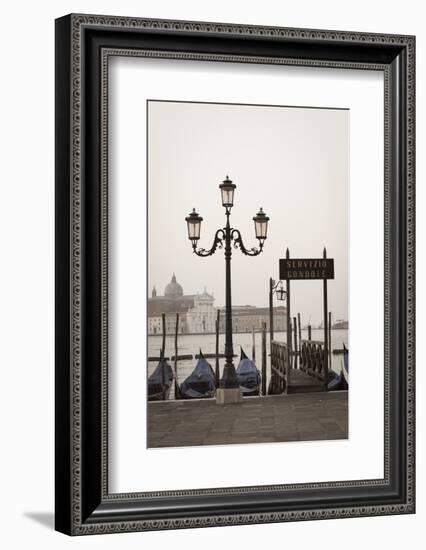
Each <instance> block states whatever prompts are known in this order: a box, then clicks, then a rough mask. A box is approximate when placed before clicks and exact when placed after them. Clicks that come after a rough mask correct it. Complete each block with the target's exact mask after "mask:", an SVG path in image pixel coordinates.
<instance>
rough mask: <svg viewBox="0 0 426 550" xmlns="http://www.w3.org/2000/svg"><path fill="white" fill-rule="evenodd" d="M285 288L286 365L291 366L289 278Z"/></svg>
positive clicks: (287, 258) (286, 255)
mask: <svg viewBox="0 0 426 550" xmlns="http://www.w3.org/2000/svg"><path fill="white" fill-rule="evenodd" d="M285 257H286V260H289V259H290V250H289V249H288V248H287V250H286V252H285ZM286 287H287V288H286V290H287V365H288V366H289V368H290V367H291V317H290V304H291V300H290V279H287V280H286Z"/></svg>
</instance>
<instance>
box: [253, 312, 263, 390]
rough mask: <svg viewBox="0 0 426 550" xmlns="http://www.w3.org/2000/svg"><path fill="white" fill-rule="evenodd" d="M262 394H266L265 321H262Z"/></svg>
mask: <svg viewBox="0 0 426 550" xmlns="http://www.w3.org/2000/svg"><path fill="white" fill-rule="evenodd" d="M253 334H254V332H253ZM262 395H266V323H265V322H263V323H262Z"/></svg>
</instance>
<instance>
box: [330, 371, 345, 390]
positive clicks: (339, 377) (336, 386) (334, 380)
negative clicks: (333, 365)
mask: <svg viewBox="0 0 426 550" xmlns="http://www.w3.org/2000/svg"><path fill="white" fill-rule="evenodd" d="M327 386H328V391H336V390H344V389H346V387H345V386H346V381H345V379H344V377H343V373H342V371H340V374H337V372H336V371H334V370H329V371H328V385H327Z"/></svg>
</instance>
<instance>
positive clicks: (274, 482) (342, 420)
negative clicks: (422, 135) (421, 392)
mask: <svg viewBox="0 0 426 550" xmlns="http://www.w3.org/2000/svg"><path fill="white" fill-rule="evenodd" d="M414 55H415V39H414V37H412V36H399V35H381V34H365V33H348V32H342V31H322V30H307V29H289V28H277V27H255V26H246V25H235V24H218V23H204V22H189V21H169V20H152V19H149V20H148V19H138V18H127V17H115V16H114V17H109V16H96V15H79V14H76V15H74V14H72V15H68V16H65V17H63V18H60V19H58V20H57V21H56V447H55V451H56V474H55V475H56V514H55V515H56V529H57V530H59V531H61V532H64V533H66V534H70V535H84V534H91V533H96V534H98V533H119V532H125V531H144V530H156V529H179V528H188V527H204V526H219V525H238V524H247V523H267V522H284V521H298V520H309V519H327V518H340V517H353V516H372V515H384V514H405V513H413V512H414V510H415V500H414V493H415V489H414V485H415V481H414V322H415V319H414V169H415V165H414V162H415V159H414V151H415V147H414V139H415V136H414V131H415V112H414V109H415V96H414V93H415V89H414V67H415V59H414ZM349 363H350V375H349Z"/></svg>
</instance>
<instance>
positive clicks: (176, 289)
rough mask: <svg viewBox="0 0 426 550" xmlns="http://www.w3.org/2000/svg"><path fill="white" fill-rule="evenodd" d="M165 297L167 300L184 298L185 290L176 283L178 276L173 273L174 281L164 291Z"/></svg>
mask: <svg viewBox="0 0 426 550" xmlns="http://www.w3.org/2000/svg"><path fill="white" fill-rule="evenodd" d="M164 296H166V297H167V298H180V297H181V296H183V288H182V287H181V286H180V284H179V283H178V282H176V276H175V274H174V273H173V277H172V280H171V281H170V283H169V284H168V285H167V286H166V288H165V289H164Z"/></svg>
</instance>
